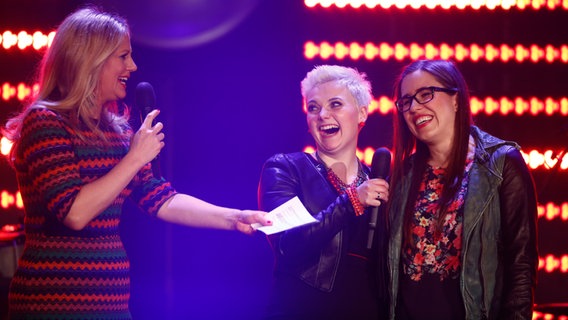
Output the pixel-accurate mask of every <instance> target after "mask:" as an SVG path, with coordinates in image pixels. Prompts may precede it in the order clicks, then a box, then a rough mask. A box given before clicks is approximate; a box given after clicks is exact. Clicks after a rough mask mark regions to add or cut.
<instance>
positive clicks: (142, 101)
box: [136, 82, 162, 179]
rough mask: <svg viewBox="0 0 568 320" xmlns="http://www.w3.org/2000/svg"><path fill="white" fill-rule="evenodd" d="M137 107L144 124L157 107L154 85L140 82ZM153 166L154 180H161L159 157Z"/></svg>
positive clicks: (137, 89) (154, 160)
mask: <svg viewBox="0 0 568 320" xmlns="http://www.w3.org/2000/svg"><path fill="white" fill-rule="evenodd" d="M136 106H137V107H138V111H139V112H140V123H142V122H144V119H145V118H146V116H147V115H148V113H150V112H151V111H152V110H154V108H155V107H156V95H155V94H154V88H152V85H151V84H149V83H148V82H140V83H139V84H138V85H137V86H136ZM151 166H152V173H153V174H154V178H156V179H161V178H162V173H161V172H160V161H159V158H158V156H156V157H155V158H154V159H153V160H152V162H151Z"/></svg>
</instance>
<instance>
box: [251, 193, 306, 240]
mask: <svg viewBox="0 0 568 320" xmlns="http://www.w3.org/2000/svg"><path fill="white" fill-rule="evenodd" d="M266 217H267V219H268V220H271V221H272V225H271V226H262V225H261V224H260V223H255V224H253V225H252V227H253V228H254V229H257V230H259V231H262V232H264V233H266V234H267V235H270V234H274V233H278V232H282V231H286V230H289V229H292V228H295V227H298V226H301V225H304V224H308V223H313V222H317V220H316V219H315V218H314V217H312V215H311V214H310V213H309V212H308V210H307V209H306V207H304V205H303V204H302V202H301V201H300V199H298V197H294V198H292V199H290V200H288V201H286V202H285V203H283V204H281V205H280V206H279V207H277V208H276V209H274V210H272V211H270V212H269V213H268V214H267V215H266Z"/></svg>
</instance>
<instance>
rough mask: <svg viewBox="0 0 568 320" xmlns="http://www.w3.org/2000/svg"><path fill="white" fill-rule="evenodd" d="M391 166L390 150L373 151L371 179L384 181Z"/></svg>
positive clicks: (383, 148)
mask: <svg viewBox="0 0 568 320" xmlns="http://www.w3.org/2000/svg"><path fill="white" fill-rule="evenodd" d="M390 165H391V153H390V150H389V149H387V148H385V147H381V148H379V149H377V150H376V151H375V154H373V162H372V164H371V176H370V178H371V179H374V178H381V179H386V178H387V177H388V176H389V171H390Z"/></svg>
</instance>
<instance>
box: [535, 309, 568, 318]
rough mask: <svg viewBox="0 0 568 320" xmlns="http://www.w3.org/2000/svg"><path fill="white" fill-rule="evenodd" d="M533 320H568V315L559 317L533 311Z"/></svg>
mask: <svg viewBox="0 0 568 320" xmlns="http://www.w3.org/2000/svg"><path fill="white" fill-rule="evenodd" d="M531 320H568V315H558V316H556V315H555V314H552V313H546V312H540V311H533V314H532V319H531Z"/></svg>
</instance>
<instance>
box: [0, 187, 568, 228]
mask: <svg viewBox="0 0 568 320" xmlns="http://www.w3.org/2000/svg"><path fill="white" fill-rule="evenodd" d="M14 205H15V206H16V207H17V208H19V209H22V208H23V203H22V195H21V194H20V192H19V191H18V192H17V193H16V194H12V193H10V192H8V191H7V190H2V191H1V192H0V208H4V209H8V208H9V207H11V206H14ZM538 218H539V219H546V220H548V221H551V220H554V219H557V218H558V219H561V220H562V221H568V202H564V203H561V204H555V203H552V202H549V203H546V204H539V205H538Z"/></svg>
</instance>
